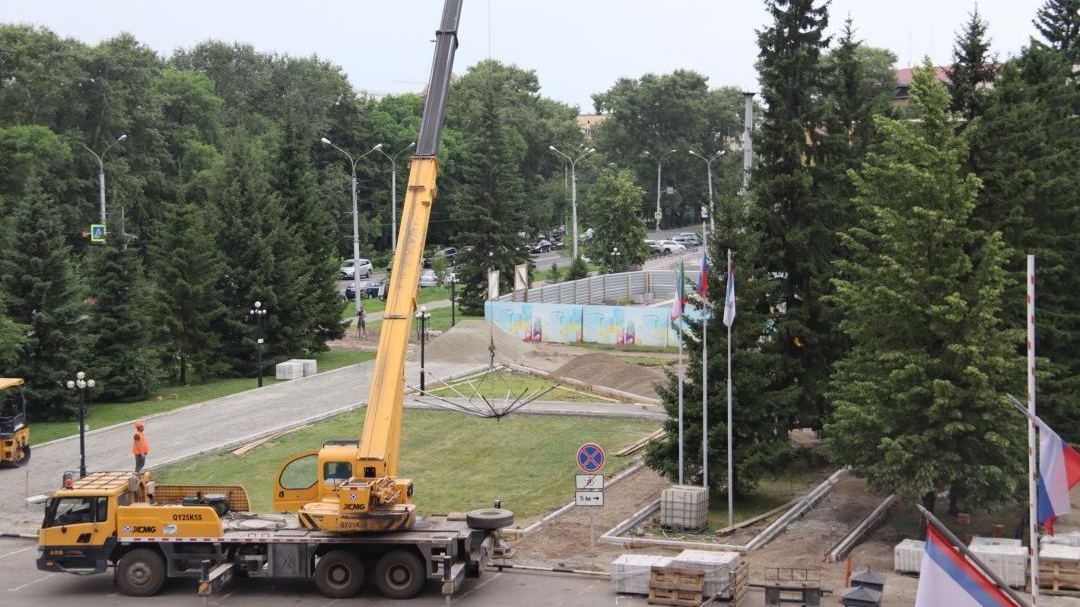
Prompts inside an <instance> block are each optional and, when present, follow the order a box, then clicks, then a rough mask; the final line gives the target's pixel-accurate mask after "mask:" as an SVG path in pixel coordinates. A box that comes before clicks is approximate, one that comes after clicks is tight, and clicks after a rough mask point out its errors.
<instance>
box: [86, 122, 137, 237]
mask: <svg viewBox="0 0 1080 607" xmlns="http://www.w3.org/2000/svg"><path fill="white" fill-rule="evenodd" d="M125 139H127V135H120V136H119V137H117V138H116V141H113V142H112V143H110V144H109V145H107V146H105V149H104V150H102V151H101V154H98V153H97V152H95V151H94V150H91V149H90V148H89V147H87V146H86V145H85V144H82V143H80V144H79V145H81V146H83V148H84V149H86V151H87V152H90V153H91V154H93V155H94V158H96V159H97V162H98V199H99V200H100V201H101V223H105V153H106V152H108V151H109V150H110V149H112V147H113V146H114V145H116V144H118V143H120V142H121V141H123V140H125Z"/></svg>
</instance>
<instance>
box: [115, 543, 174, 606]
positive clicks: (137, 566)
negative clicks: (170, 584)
mask: <svg viewBox="0 0 1080 607" xmlns="http://www.w3.org/2000/svg"><path fill="white" fill-rule="evenodd" d="M116 583H117V584H119V585H120V589H121V590H123V591H124V594H126V595H128V596H154V595H155V594H157V593H158V591H159V590H161V586H162V585H163V584H164V583H165V559H163V558H161V555H160V554H159V553H157V552H156V551H154V550H147V549H145V548H139V549H138V550H132V551H131V552H129V553H127V554H125V555H124V556H123V558H121V559H120V563H119V564H118V565H117V566H116Z"/></svg>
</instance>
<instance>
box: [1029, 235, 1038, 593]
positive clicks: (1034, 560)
mask: <svg viewBox="0 0 1080 607" xmlns="http://www.w3.org/2000/svg"><path fill="white" fill-rule="evenodd" d="M1027 356H1028V358H1027V363H1028V373H1027V400H1028V402H1027V405H1028V413H1029V415H1030V416H1031V417H1034V416H1035V256H1034V255H1028V256H1027ZM1037 444H1038V438H1037V437H1036V436H1035V421H1034V420H1031V421H1029V422H1028V525H1029V531H1028V532H1029V533H1030V535H1031V541H1029V542H1028V551H1029V555H1028V556H1029V557H1030V558H1031V604H1032V607H1034V606H1035V605H1036V604H1038V602H1039V520H1038V516H1039V512H1038V505H1037V501H1038V495H1039V493H1038V491H1039V490H1038V483H1037V481H1036V475H1037V474H1038V462H1037V461H1036V457H1035V449H1036V445H1037Z"/></svg>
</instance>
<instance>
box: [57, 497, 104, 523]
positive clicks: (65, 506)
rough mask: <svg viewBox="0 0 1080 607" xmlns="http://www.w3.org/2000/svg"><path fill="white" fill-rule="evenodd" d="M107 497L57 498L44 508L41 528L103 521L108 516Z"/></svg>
mask: <svg viewBox="0 0 1080 607" xmlns="http://www.w3.org/2000/svg"><path fill="white" fill-rule="evenodd" d="M108 505H109V499H108V498H107V497H58V498H53V499H51V500H49V503H48V505H47V506H46V507H45V520H44V522H43V523H42V525H41V526H42V527H58V526H62V525H74V524H78V523H96V522H100V521H104V520H105V519H106V518H107V515H108Z"/></svg>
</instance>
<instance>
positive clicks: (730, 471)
mask: <svg viewBox="0 0 1080 607" xmlns="http://www.w3.org/2000/svg"><path fill="white" fill-rule="evenodd" d="M727 280H728V284H729V285H732V286H729V287H728V288H727V289H726V290H725V292H724V324H725V325H727V521H728V527H731V526H732V525H734V524H735V481H734V480H733V479H734V476H735V474H734V471H735V465H734V458H733V456H732V450H733V449H734V447H733V446H732V444H733V442H734V441H733V440H732V438H731V325H732V324H733V323H734V322H735V308H734V306H735V302H734V301H732V302H730V303H729V302H728V300H727V299H728V297H729V296H730V295H731V293H732V289H733V288H734V286H733V285H734V282H735V277H734V275H733V274H732V268H731V249H728V252H727ZM729 305H730V306H731V307H732V309H731V312H730V313H729V312H728V306H729Z"/></svg>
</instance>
